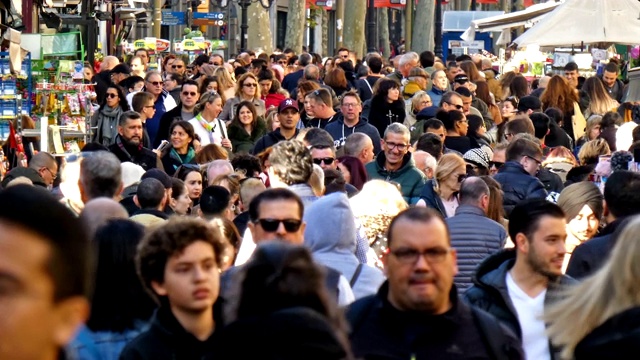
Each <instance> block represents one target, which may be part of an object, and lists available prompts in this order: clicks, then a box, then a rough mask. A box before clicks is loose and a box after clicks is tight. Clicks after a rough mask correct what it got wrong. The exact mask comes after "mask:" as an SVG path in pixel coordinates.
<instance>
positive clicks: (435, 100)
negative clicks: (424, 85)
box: [427, 87, 448, 106]
mask: <svg viewBox="0 0 640 360" xmlns="http://www.w3.org/2000/svg"><path fill="white" fill-rule="evenodd" d="M447 91H448V90H440V89H436V88H435V87H432V88H431V90H429V91H427V94H429V96H430V97H431V103H432V104H433V105H435V106H440V100H442V95H444V93H446V92H447Z"/></svg>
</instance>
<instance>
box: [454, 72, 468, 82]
mask: <svg viewBox="0 0 640 360" xmlns="http://www.w3.org/2000/svg"><path fill="white" fill-rule="evenodd" d="M453 81H455V82H457V83H458V84H464V83H466V82H467V81H469V77H468V76H467V75H465V74H459V75H456V77H454V78H453Z"/></svg>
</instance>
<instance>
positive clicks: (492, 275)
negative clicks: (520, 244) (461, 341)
mask: <svg viewBox="0 0 640 360" xmlns="http://www.w3.org/2000/svg"><path fill="white" fill-rule="evenodd" d="M515 262H516V251H515V250H514V249H508V250H503V251H501V252H499V253H496V254H494V255H491V256H489V257H488V258H487V259H486V260H484V261H483V262H482V264H480V265H479V266H478V270H477V271H476V274H475V275H474V277H473V284H474V285H473V286H472V287H471V288H469V290H467V291H466V292H465V293H464V299H465V300H466V301H467V302H468V303H469V304H471V305H473V306H477V307H479V308H480V309H482V310H484V311H486V312H488V313H489V314H491V315H493V316H495V317H497V318H498V320H500V321H501V322H502V323H503V324H505V325H507V326H508V327H509V329H511V330H512V331H513V332H514V333H515V334H516V335H517V336H518V338H520V339H522V329H521V327H520V322H519V320H518V313H517V312H516V309H515V306H514V305H513V302H512V301H511V297H510V296H509V290H508V289H507V272H508V271H509V270H510V269H511V268H512V267H513V265H514V264H515ZM575 283H576V281H575V280H574V279H572V278H570V277H568V276H566V275H563V276H561V277H559V278H558V279H557V280H556V281H555V282H550V283H549V285H548V287H547V293H546V296H545V299H544V304H545V306H547V305H549V304H551V303H553V302H554V301H557V300H558V298H559V296H560V295H559V293H560V292H561V291H562V288H564V287H566V286H567V285H573V284H575ZM549 349H550V351H551V358H552V359H554V358H555V350H554V349H553V348H552V347H551V346H550V347H549Z"/></svg>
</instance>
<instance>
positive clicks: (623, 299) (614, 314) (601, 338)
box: [544, 216, 640, 360]
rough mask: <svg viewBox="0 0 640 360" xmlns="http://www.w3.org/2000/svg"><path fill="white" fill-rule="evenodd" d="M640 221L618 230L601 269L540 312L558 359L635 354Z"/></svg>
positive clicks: (639, 335) (638, 345)
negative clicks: (558, 355)
mask: <svg viewBox="0 0 640 360" xmlns="http://www.w3.org/2000/svg"><path fill="white" fill-rule="evenodd" d="M639 232H640V217H637V216H636V217H633V218H631V219H630V220H629V222H628V224H627V225H626V226H625V227H624V228H622V230H621V231H620V233H619V236H617V239H618V240H617V241H616V244H615V246H614V248H613V250H612V252H611V254H610V256H609V258H608V260H607V261H606V262H605V263H604V265H603V266H602V267H601V268H600V270H598V271H597V272H596V273H594V274H592V275H591V276H589V277H588V278H586V279H584V280H583V281H582V282H581V283H579V284H577V285H575V286H574V287H572V288H570V289H568V290H567V292H566V294H565V295H566V296H565V297H564V298H563V299H562V300H559V301H557V302H556V303H554V305H553V306H550V307H549V308H547V309H546V311H545V314H544V320H545V322H546V323H547V324H548V326H547V333H548V334H549V338H550V339H551V342H552V343H553V344H555V345H558V346H561V347H562V352H561V358H562V359H566V360H570V359H571V360H572V359H575V360H585V359H635V358H636V356H637V355H638V353H640V331H639V330H640V282H639V281H638V279H640V261H638V258H639V257H640V241H638V233H639Z"/></svg>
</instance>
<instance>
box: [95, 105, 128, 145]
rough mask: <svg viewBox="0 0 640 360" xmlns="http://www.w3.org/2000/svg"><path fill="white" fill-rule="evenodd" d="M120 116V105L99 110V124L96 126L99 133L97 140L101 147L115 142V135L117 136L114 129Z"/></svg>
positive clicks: (106, 106) (107, 106)
mask: <svg viewBox="0 0 640 360" xmlns="http://www.w3.org/2000/svg"><path fill="white" fill-rule="evenodd" d="M120 115H122V108H121V107H120V105H117V106H116V107H115V108H112V107H110V106H109V105H105V106H104V108H102V110H100V115H98V116H99V119H98V123H99V124H100V125H99V126H98V131H99V132H100V133H99V135H98V139H99V141H100V142H101V143H102V145H105V146H109V145H111V144H113V143H114V142H115V135H116V134H117V130H116V128H117V126H118V120H119V119H120Z"/></svg>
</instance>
